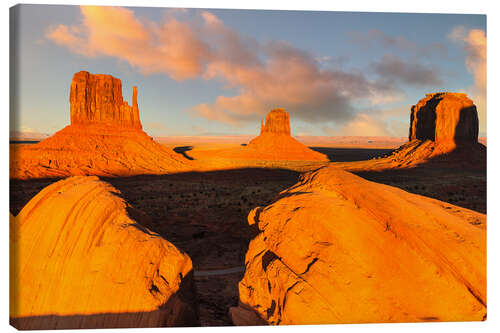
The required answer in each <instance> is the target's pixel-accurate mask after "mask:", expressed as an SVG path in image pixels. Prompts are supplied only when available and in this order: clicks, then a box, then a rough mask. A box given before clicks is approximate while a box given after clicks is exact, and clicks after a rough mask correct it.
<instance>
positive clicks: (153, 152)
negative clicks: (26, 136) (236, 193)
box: [10, 71, 193, 179]
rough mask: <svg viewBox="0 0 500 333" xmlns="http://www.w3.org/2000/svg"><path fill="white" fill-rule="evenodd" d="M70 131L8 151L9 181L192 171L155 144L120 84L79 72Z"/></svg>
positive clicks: (73, 88) (189, 164)
mask: <svg viewBox="0 0 500 333" xmlns="http://www.w3.org/2000/svg"><path fill="white" fill-rule="evenodd" d="M70 105H71V110H70V113H71V125H69V126H66V127H65V128H63V129H62V130H60V131H58V132H57V133H55V134H54V135H52V136H51V137H49V138H47V139H45V140H43V141H41V142H39V143H37V144H35V145H27V146H26V145H24V146H21V147H17V146H16V147H11V156H12V158H11V159H10V176H11V178H19V179H28V178H44V177H67V176H74V175H97V176H130V175H137V174H164V173H169V172H176V171H179V170H186V169H191V168H192V164H193V162H191V161H189V160H187V159H185V158H184V157H183V156H182V155H179V154H176V153H175V152H174V151H172V150H171V149H167V148H165V147H163V146H161V145H160V144H158V143H156V142H154V141H153V139H152V138H151V137H149V136H148V135H147V134H146V133H145V132H144V131H143V130H142V125H141V122H140V119H139V107H138V105H137V88H136V87H134V89H133V105H132V106H129V105H128V103H127V102H126V101H124V100H123V97H122V84H121V81H120V79H117V78H114V77H112V76H111V75H104V74H96V75H94V74H90V73H88V72H84V71H82V72H78V73H76V74H75V75H74V77H73V81H72V83H71V89H70Z"/></svg>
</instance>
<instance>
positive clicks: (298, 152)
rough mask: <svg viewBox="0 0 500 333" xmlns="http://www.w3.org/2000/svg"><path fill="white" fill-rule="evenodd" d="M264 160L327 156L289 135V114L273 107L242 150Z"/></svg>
mask: <svg viewBox="0 0 500 333" xmlns="http://www.w3.org/2000/svg"><path fill="white" fill-rule="evenodd" d="M245 154H247V155H249V156H252V158H254V159H259V158H261V159H264V160H306V161H308V160H309V161H328V158H327V157H326V156H325V155H323V154H321V153H318V152H315V151H313V150H311V149H309V148H308V147H307V146H306V145H304V144H302V143H300V142H299V141H297V140H296V139H295V138H293V137H292V136H291V135H290V116H289V114H288V112H286V111H285V109H282V108H280V109H274V110H272V111H271V112H269V113H268V114H267V116H266V122H265V123H263V122H262V123H261V130H260V135H259V136H258V137H256V138H254V139H253V140H251V141H250V142H249V143H248V145H247V147H245V149H244V150H242V155H245ZM237 155H239V154H237Z"/></svg>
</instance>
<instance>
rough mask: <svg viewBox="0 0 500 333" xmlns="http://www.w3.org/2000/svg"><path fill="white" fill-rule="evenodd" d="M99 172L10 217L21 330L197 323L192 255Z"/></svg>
mask: <svg viewBox="0 0 500 333" xmlns="http://www.w3.org/2000/svg"><path fill="white" fill-rule="evenodd" d="M147 219H149V217H148V216H147V215H146V214H144V213H143V212H141V211H138V210H137V209H135V208H133V207H132V206H130V205H129V204H128V203H127V202H125V201H124V200H123V199H122V198H121V197H120V192H119V191H118V190H116V189H115V188H113V187H112V186H111V185H109V184H108V183H105V182H102V181H100V180H99V179H98V178H97V177H71V178H68V179H65V180H61V181H59V182H56V183H54V184H52V185H50V186H47V187H46V188H44V189H43V190H42V191H41V192H40V193H38V194H37V195H36V196H35V197H34V198H33V199H31V200H30V202H28V203H27V204H26V206H25V207H24V208H23V209H22V210H21V212H20V213H19V215H18V216H17V217H16V218H14V219H12V217H11V229H10V231H11V234H10V237H11V240H10V247H11V252H10V254H11V271H10V278H11V284H10V297H11V302H10V304H11V307H10V319H11V324H13V325H14V326H15V327H16V328H18V329H76V328H113V327H158V326H185V325H196V324H197V323H198V318H197V305H196V296H195V294H194V289H193V288H194V286H193V280H192V273H193V265H192V262H191V259H190V258H189V257H188V256H187V255H186V254H184V253H182V252H180V251H179V250H178V249H177V248H176V247H175V246H174V245H172V244H171V243H170V242H168V241H166V240H165V239H163V238H162V237H160V236H159V235H158V234H156V233H154V232H152V231H150V230H148V229H147V228H145V227H144V226H142V225H141V223H143V221H146V220H147Z"/></svg>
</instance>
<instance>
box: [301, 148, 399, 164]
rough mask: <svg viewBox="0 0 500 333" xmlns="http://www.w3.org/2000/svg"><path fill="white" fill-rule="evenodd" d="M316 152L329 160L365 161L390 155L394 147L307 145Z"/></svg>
mask: <svg viewBox="0 0 500 333" xmlns="http://www.w3.org/2000/svg"><path fill="white" fill-rule="evenodd" d="M309 148H311V149H312V150H314V151H317V152H318V153H322V154H325V155H326V156H327V157H328V159H329V160H330V161H331V162H354V161H365V160H370V159H372V158H375V157H383V156H388V155H390V154H391V153H392V152H393V151H394V149H384V148H331V147H309Z"/></svg>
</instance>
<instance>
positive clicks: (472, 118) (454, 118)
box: [409, 92, 479, 144]
mask: <svg viewBox="0 0 500 333" xmlns="http://www.w3.org/2000/svg"><path fill="white" fill-rule="evenodd" d="M410 122H411V123H410V134H409V140H410V141H411V140H415V139H417V140H421V141H426V140H432V141H435V142H436V143H438V144H447V143H455V144H461V143H477V139H478V133H479V120H478V116H477V110H476V106H475V105H474V103H473V102H472V100H470V99H469V98H467V95H466V94H460V93H448V92H444V93H434V94H427V95H426V97H425V98H424V99H421V100H420V101H419V102H418V103H417V104H416V105H414V106H413V107H412V108H411V118H410Z"/></svg>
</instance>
